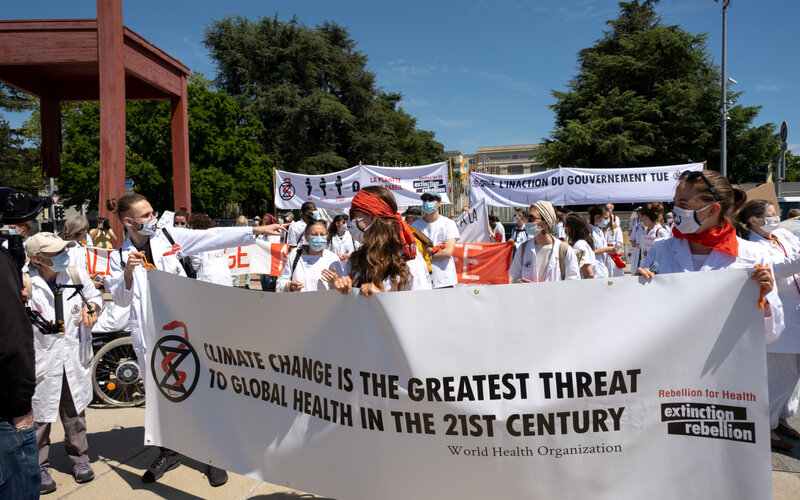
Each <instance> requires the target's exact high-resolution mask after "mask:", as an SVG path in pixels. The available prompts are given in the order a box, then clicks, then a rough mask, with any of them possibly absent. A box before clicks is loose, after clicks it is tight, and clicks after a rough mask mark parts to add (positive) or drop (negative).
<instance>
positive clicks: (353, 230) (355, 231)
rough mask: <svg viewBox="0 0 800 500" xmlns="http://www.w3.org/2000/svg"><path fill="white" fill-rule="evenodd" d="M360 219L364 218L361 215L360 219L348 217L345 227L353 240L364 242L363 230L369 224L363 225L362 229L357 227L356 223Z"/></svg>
mask: <svg viewBox="0 0 800 500" xmlns="http://www.w3.org/2000/svg"><path fill="white" fill-rule="evenodd" d="M362 220H364V218H363V217H361V218H360V219H350V221H349V222H348V223H347V229H349V230H350V235H351V236H352V237H353V241H356V242H358V243H364V231H366V230H367V229H369V226H367V227H365V228H364V229H361V228H360V227H358V223H359V222H361V221H362ZM371 225H372V224H370V226H371Z"/></svg>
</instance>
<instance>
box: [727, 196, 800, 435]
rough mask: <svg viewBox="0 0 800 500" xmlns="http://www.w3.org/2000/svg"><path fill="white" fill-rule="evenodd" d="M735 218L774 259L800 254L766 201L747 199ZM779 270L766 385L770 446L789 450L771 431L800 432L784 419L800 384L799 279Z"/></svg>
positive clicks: (743, 233)
mask: <svg viewBox="0 0 800 500" xmlns="http://www.w3.org/2000/svg"><path fill="white" fill-rule="evenodd" d="M736 219H737V221H738V222H739V224H740V225H741V226H740V227H739V235H740V236H741V237H743V238H747V239H749V240H750V241H752V242H754V243H758V244H759V245H761V246H762V248H764V249H765V250H767V251H768V252H769V253H770V254H772V255H773V256H774V258H775V260H776V261H778V262H780V261H783V260H786V259H797V258H798V257H800V240H798V239H797V238H796V237H795V236H794V235H793V234H792V233H790V232H789V231H787V230H785V229H782V228H780V227H778V224H780V221H781V217H780V214H779V213H778V211H777V210H775V207H774V206H773V205H772V204H771V203H770V202H768V201H765V200H751V201H749V202H747V203H746V204H745V205H744V207H742V209H741V210H740V211H739V212H738V213H737V214H736ZM781 269H782V267H781V266H776V267H775V268H774V273H775V278H776V280H775V285H776V288H777V289H778V296H779V297H780V298H781V303H782V304H783V315H784V323H785V324H786V329H785V330H784V331H783V333H781V336H780V338H779V339H778V340H777V341H775V342H773V343H771V344H768V345H767V385H768V388H769V412H770V429H772V436H771V439H772V446H773V447H774V448H779V449H790V448H793V445H792V444H791V443H789V442H788V441H783V440H782V439H781V438H780V436H778V434H776V432H775V431H778V432H781V433H782V434H785V435H787V436H789V437H791V438H795V439H798V438H800V433H798V432H797V430H795V429H794V428H792V427H791V426H790V425H789V422H788V421H787V420H786V419H787V418H788V417H791V416H793V415H794V414H795V413H796V412H797V403H798V384H800V281H799V280H798V276H796V275H793V274H788V275H781V274H780V271H781Z"/></svg>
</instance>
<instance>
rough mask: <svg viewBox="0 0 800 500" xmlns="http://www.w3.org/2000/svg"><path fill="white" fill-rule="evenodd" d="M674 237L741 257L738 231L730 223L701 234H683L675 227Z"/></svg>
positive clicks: (673, 229)
mask: <svg viewBox="0 0 800 500" xmlns="http://www.w3.org/2000/svg"><path fill="white" fill-rule="evenodd" d="M672 235H673V236H675V237H676V238H683V239H685V240H687V241H690V242H693V243H697V244H698V245H702V246H704V247H706V248H710V249H712V250H719V251H720V252H723V253H726V254H728V255H733V256H734V257H738V256H739V241H738V240H737V239H736V230H735V229H733V226H732V225H731V223H730V222H728V221H725V225H724V226H722V227H719V226H714V227H712V228H711V229H706V230H705V231H703V232H702V233H699V234H695V233H691V234H683V233H682V232H680V231H678V228H677V227H673V228H672Z"/></svg>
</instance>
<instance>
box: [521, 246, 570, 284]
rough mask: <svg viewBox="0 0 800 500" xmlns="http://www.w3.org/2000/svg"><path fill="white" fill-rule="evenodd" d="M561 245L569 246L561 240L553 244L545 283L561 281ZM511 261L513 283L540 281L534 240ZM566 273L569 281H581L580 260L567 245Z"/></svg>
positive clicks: (522, 247) (522, 248) (523, 247)
mask: <svg viewBox="0 0 800 500" xmlns="http://www.w3.org/2000/svg"><path fill="white" fill-rule="evenodd" d="M561 244H564V245H567V244H566V243H563V242H561V241H559V240H555V242H554V243H553V251H552V252H550V256H549V258H548V259H547V267H546V269H545V278H544V280H545V281H561V279H562V277H561V264H560V259H559V246H560V245H561ZM519 249H520V251H522V252H523V253H522V254H520V252H519V251H518V252H517V254H516V255H514V258H513V259H512V261H511V268H510V269H509V270H508V275H509V276H510V277H511V282H512V283H514V282H517V281H519V280H520V278H524V279H526V280H529V281H534V282H535V281H539V280H538V279H537V278H538V277H537V274H538V273H537V271H536V244H535V243H534V242H533V240H532V239H531V240H529V241H527V242H526V243H523V244H522V245H520V247H519ZM564 273H565V274H566V277H565V278H563V279H567V280H579V279H581V272H580V268H579V267H578V258H577V257H576V256H575V251H574V250H572V247H570V246H569V245H567V253H566V257H565V261H564Z"/></svg>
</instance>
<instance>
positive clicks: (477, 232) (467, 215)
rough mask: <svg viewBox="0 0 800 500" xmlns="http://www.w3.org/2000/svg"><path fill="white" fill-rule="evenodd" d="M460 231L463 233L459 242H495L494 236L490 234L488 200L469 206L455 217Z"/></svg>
mask: <svg viewBox="0 0 800 500" xmlns="http://www.w3.org/2000/svg"><path fill="white" fill-rule="evenodd" d="M455 223H456V226H457V227H458V233H459V234H460V235H461V239H460V240H459V243H493V242H494V238H492V235H491V234H489V216H488V215H487V213H486V200H478V203H476V204H474V205H472V206H470V207H469V210H467V211H466V212H463V213H462V214H461V215H459V216H458V217H456V218H455Z"/></svg>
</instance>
